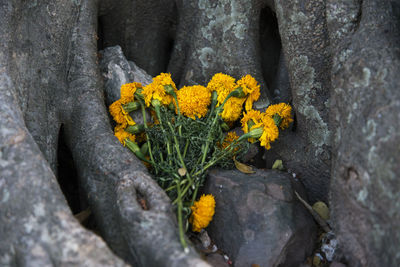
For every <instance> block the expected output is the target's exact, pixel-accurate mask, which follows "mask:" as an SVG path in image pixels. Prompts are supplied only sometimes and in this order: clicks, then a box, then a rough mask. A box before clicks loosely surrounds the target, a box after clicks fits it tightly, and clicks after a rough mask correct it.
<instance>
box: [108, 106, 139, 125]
mask: <svg viewBox="0 0 400 267" xmlns="http://www.w3.org/2000/svg"><path fill="white" fill-rule="evenodd" d="M109 111H110V114H111V116H112V117H113V118H114V120H115V122H116V123H118V124H121V125H124V127H125V126H126V125H127V124H129V125H135V124H136V123H135V122H134V121H133V120H132V118H131V116H129V113H128V112H126V111H125V110H124V108H123V107H122V103H121V100H120V99H118V100H117V101H115V102H114V103H112V104H111V105H110V107H109Z"/></svg>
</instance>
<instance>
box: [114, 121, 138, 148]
mask: <svg viewBox="0 0 400 267" xmlns="http://www.w3.org/2000/svg"><path fill="white" fill-rule="evenodd" d="M114 135H115V136H116V137H117V138H118V140H119V141H120V142H121V144H123V145H124V146H125V139H129V140H131V141H132V142H135V139H136V137H135V135H133V134H130V133H128V132H126V131H125V126H124V125H122V124H118V125H117V126H115V128H114Z"/></svg>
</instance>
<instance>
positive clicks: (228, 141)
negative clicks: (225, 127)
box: [220, 132, 239, 151]
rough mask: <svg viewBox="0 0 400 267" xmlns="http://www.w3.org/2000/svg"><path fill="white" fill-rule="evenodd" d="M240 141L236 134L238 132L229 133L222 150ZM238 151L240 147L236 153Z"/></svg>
mask: <svg viewBox="0 0 400 267" xmlns="http://www.w3.org/2000/svg"><path fill="white" fill-rule="evenodd" d="M237 139H239V136H238V135H237V134H236V132H229V133H228V134H227V135H226V136H225V138H224V141H223V142H222V144H221V145H220V147H221V148H222V149H225V148H227V147H228V146H229V145H230V144H232V142H233V141H235V140H237ZM237 149H238V147H236V148H235V151H236V150H237Z"/></svg>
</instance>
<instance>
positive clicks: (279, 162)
mask: <svg viewBox="0 0 400 267" xmlns="http://www.w3.org/2000/svg"><path fill="white" fill-rule="evenodd" d="M272 169H273V170H280V171H282V170H283V163H282V160H280V159H277V160H275V162H274V164H273V165H272Z"/></svg>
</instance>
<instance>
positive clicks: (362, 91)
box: [327, 1, 400, 267]
mask: <svg viewBox="0 0 400 267" xmlns="http://www.w3.org/2000/svg"><path fill="white" fill-rule="evenodd" d="M327 11H328V12H327V14H328V26H329V29H330V38H331V39H332V43H333V44H334V46H332V54H333V55H334V57H333V66H332V85H333V91H332V105H331V115H332V117H331V118H332V120H331V122H332V125H333V129H335V131H334V136H333V137H334V138H333V146H334V151H333V166H332V180H331V196H330V200H331V205H330V206H331V215H332V216H331V218H332V222H333V226H334V230H335V233H336V236H337V238H338V241H339V246H340V247H341V248H342V251H343V252H344V255H343V256H344V258H345V262H347V263H348V264H349V266H356V267H357V266H400V251H399V247H400V224H399V223H398V222H399V220H400V194H399V192H400V179H399V173H400V153H399V152H400V145H399V144H400V90H399V88H400V76H399V69H400V46H399V43H400V24H399V23H393V22H394V21H397V22H398V21H399V18H400V5H399V3H398V2H396V1H383V2H382V1H328V5H327Z"/></svg>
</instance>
